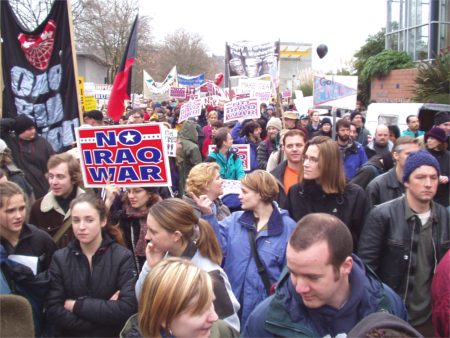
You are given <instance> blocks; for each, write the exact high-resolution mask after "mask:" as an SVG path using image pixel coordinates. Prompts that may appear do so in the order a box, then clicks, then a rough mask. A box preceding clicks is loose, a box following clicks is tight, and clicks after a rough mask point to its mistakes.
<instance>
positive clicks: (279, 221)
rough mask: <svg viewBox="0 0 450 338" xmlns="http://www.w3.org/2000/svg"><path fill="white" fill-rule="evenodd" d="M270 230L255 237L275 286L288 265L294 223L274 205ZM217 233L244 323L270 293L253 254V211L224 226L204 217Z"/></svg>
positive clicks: (234, 215) (235, 215)
mask: <svg viewBox="0 0 450 338" xmlns="http://www.w3.org/2000/svg"><path fill="white" fill-rule="evenodd" d="M272 206H273V212H272V215H271V216H270V218H269V222H268V224H267V228H266V229H263V230H261V231H259V232H258V233H256V236H255V237H256V238H255V242H256V243H255V244H256V245H255V247H256V250H257V252H258V254H259V257H260V259H261V262H262V264H264V266H265V268H266V271H267V275H268V277H269V280H270V283H271V284H274V283H275V282H276V281H277V280H278V278H279V276H280V274H281V271H282V270H283V267H284V266H285V264H286V258H285V257H286V255H285V254H286V246H287V242H288V239H289V236H290V235H291V232H292V230H293V229H294V226H295V222H294V221H293V220H292V219H291V218H290V217H289V216H288V214H287V212H286V211H285V210H280V209H278V208H277V207H276V206H275V204H273V205H272ZM203 218H204V219H205V220H207V221H208V222H209V223H210V224H211V225H212V226H213V229H214V232H215V233H216V235H217V238H218V239H219V243H220V246H221V248H222V252H223V256H224V267H223V268H224V270H225V272H226V273H227V275H228V278H229V279H230V283H231V287H232V289H233V292H234V294H235V295H236V298H237V299H238V300H239V302H240V303H241V308H242V309H241V323H245V322H246V319H247V317H248V315H249V314H250V312H251V311H252V310H253V309H254V308H255V306H256V305H257V304H259V303H260V302H261V301H263V300H264V299H265V298H266V297H267V296H268V294H267V291H266V289H265V287H264V283H263V281H262V279H261V276H260V275H259V273H258V268H257V266H256V263H255V259H254V257H253V253H252V250H251V246H250V242H249V236H248V231H253V232H256V228H255V216H254V215H253V212H251V211H237V212H234V213H232V214H231V215H230V216H229V217H227V218H225V219H224V220H223V221H221V222H217V220H216V219H215V217H214V216H213V215H203Z"/></svg>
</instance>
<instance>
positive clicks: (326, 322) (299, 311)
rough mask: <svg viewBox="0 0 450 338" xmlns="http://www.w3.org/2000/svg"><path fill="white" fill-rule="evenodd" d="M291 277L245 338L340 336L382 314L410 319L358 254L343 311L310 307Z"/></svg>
mask: <svg viewBox="0 0 450 338" xmlns="http://www.w3.org/2000/svg"><path fill="white" fill-rule="evenodd" d="M289 277H290V274H289V271H288V270H287V269H285V270H284V271H283V274H282V276H281V278H280V281H279V283H278V285H277V288H276V291H275V295H273V296H271V297H270V298H268V299H266V300H265V301H264V302H263V303H261V304H259V306H258V307H257V308H256V309H255V310H254V311H253V312H252V314H251V315H250V317H249V319H248V321H247V323H246V325H245V327H244V329H243V333H242V336H243V337H325V336H327V335H328V336H331V337H336V336H337V335H338V334H342V333H348V332H349V331H350V330H351V329H352V328H353V327H354V326H355V325H356V324H357V323H358V322H359V321H360V320H361V319H363V318H365V317H366V316H368V315H369V314H371V313H374V312H378V311H384V312H389V313H392V314H394V315H396V316H398V317H400V318H402V319H404V320H406V310H405V306H404V304H403V303H402V301H401V299H400V297H399V296H398V295H396V294H395V292H394V291H392V289H390V288H389V287H388V286H387V285H385V284H383V283H382V282H381V281H380V280H379V279H378V278H377V277H376V276H375V275H374V274H373V273H372V272H371V271H370V270H367V269H366V268H365V267H364V265H363V263H362V262H361V260H360V259H359V258H358V257H357V256H356V255H353V267H352V271H351V273H350V275H349V281H350V285H351V288H350V296H349V298H348V299H347V302H346V303H345V304H344V305H343V306H342V307H341V308H340V309H335V308H333V307H331V306H329V305H323V306H321V307H319V308H314V309H311V308H307V307H306V306H305V304H304V303H303V300H302V298H301V296H300V295H299V294H297V292H296V291H295V287H294V286H293V284H292V281H291V278H289Z"/></svg>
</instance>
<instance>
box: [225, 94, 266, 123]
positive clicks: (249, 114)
mask: <svg viewBox="0 0 450 338" xmlns="http://www.w3.org/2000/svg"><path fill="white" fill-rule="evenodd" d="M260 116H261V112H260V110H259V100H258V99H257V98H254V97H253V98H249V99H242V100H236V101H231V102H228V103H226V104H225V106H224V122H225V123H226V122H228V121H235V120H239V119H244V120H247V119H257V118H259V117H260Z"/></svg>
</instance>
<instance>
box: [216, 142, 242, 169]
mask: <svg viewBox="0 0 450 338" xmlns="http://www.w3.org/2000/svg"><path fill="white" fill-rule="evenodd" d="M214 149H216V146H215V145H214V144H210V145H209V146H208V153H212V152H213V151H214ZM231 151H232V152H234V153H235V154H236V155H237V156H238V157H239V158H240V159H241V161H242V166H243V167H244V170H245V171H250V168H251V164H250V144H233V145H232V146H231Z"/></svg>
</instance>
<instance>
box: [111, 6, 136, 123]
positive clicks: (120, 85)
mask: <svg viewBox="0 0 450 338" xmlns="http://www.w3.org/2000/svg"><path fill="white" fill-rule="evenodd" d="M137 27H138V16H137V15H136V19H135V20H134V23H133V27H132V28H131V33H130V37H129V38H128V42H127V47H126V48H125V52H124V54H123V58H122V62H121V64H120V67H119V69H118V71H117V74H116V77H115V78H114V83H113V88H112V90H111V96H110V97H109V102H108V115H109V117H111V118H112V119H113V120H114V121H116V122H117V121H119V119H120V117H121V116H122V114H123V112H124V111H125V105H124V100H129V99H130V96H131V70H132V67H133V64H134V61H135V60H136V54H137V53H136V52H137Z"/></svg>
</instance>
